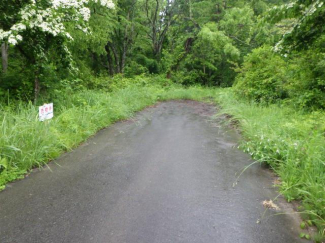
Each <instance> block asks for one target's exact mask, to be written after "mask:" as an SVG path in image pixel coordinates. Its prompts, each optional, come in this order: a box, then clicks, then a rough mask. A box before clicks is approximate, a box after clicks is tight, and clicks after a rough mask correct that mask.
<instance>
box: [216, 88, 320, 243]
mask: <svg viewBox="0 0 325 243" xmlns="http://www.w3.org/2000/svg"><path fill="white" fill-rule="evenodd" d="M216 102H217V103H218V104H219V105H221V107H222V112H223V113H225V114H230V115H231V116H232V117H233V119H235V120H237V121H238V122H239V129H240V130H241V132H242V135H243V141H242V143H241V145H240V148H241V149H243V150H244V151H245V152H247V153H249V154H250V155H251V156H252V157H253V158H254V159H255V160H259V161H261V162H265V163H267V164H269V165H270V166H271V167H272V168H273V169H274V171H275V172H276V173H277V174H278V175H279V176H280V178H281V184H280V191H281V193H282V194H283V195H284V196H285V197H286V198H287V200H288V201H292V200H301V202H302V205H303V209H302V211H303V212H304V213H303V214H302V216H303V218H305V219H306V220H307V222H309V223H311V222H312V223H313V224H315V225H316V226H317V227H318V228H319V229H320V235H318V236H316V238H317V239H315V240H316V241H319V242H321V241H322V238H323V237H324V235H325V232H324V230H325V113H324V112H313V113H304V112H303V111H299V110H296V109H294V108H290V107H285V106H283V107H280V106H279V105H272V106H268V107H263V106H259V105H256V104H253V103H248V102H245V101H243V100H239V99H238V98H237V97H236V96H235V95H234V93H233V92H232V90H231V89H219V90H217V95H216ZM309 220H310V221H309ZM323 240H324V238H323Z"/></svg>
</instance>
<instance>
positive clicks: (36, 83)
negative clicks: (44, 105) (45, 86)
mask: <svg viewBox="0 0 325 243" xmlns="http://www.w3.org/2000/svg"><path fill="white" fill-rule="evenodd" d="M40 89H41V87H40V82H39V71H38V70H37V71H36V72H35V79H34V105H36V103H37V100H38V96H39V92H40Z"/></svg>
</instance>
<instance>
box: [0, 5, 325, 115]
mask: <svg viewBox="0 0 325 243" xmlns="http://www.w3.org/2000/svg"><path fill="white" fill-rule="evenodd" d="M70 2H71V3H70ZM85 6H87V7H85ZM85 9H86V10H85ZM0 10H1V12H2V13H4V14H2V15H1V16H0V24H1V25H0V28H1V29H0V31H1V32H0V40H1V41H2V47H1V50H2V72H1V76H0V80H1V82H0V93H1V95H2V96H8V95H10V97H12V98H17V99H21V100H34V101H36V100H37V98H38V96H39V93H41V94H42V93H43V94H46V93H47V94H49V93H53V92H54V91H55V90H57V89H59V90H60V89H61V88H62V86H70V87H71V88H73V89H75V88H90V89H92V88H107V87H108V86H109V81H108V80H109V79H107V77H112V76H117V75H122V76H124V77H131V78H132V77H134V76H135V75H142V74H160V75H163V76H166V77H167V78H168V79H171V80H172V81H173V82H176V83H181V84H184V85H192V84H202V85H210V86H221V87H228V86H232V85H234V84H235V87H236V89H237V90H238V93H239V94H240V95H242V96H245V97H247V98H250V99H253V100H256V101H258V102H267V103H268V102H276V101H279V100H288V99H289V100H292V101H293V102H294V103H295V104H297V105H298V106H300V107H304V108H308V109H309V108H311V109H314V108H316V109H317V108H324V107H325V95H324V87H325V83H324V75H325V72H324V70H325V63H324V38H325V37H324V35H323V32H324V27H323V26H324V25H323V23H324V6H323V1H294V2H288V1H281V0H273V1H271V0H270V1H263V0H251V1H238V0H227V1H226V0H209V1H195V0H187V1H162V0H155V1H154V0H144V1H137V0H130V1H128V0H121V1H118V2H116V3H113V2H110V1H89V2H88V1H59V0H58V1H49V0H48V1H45V0H44V1H23V0H17V1H13V2H11V3H10V4H8V3H7V2H6V1H2V3H0ZM297 67H299V68H297Z"/></svg>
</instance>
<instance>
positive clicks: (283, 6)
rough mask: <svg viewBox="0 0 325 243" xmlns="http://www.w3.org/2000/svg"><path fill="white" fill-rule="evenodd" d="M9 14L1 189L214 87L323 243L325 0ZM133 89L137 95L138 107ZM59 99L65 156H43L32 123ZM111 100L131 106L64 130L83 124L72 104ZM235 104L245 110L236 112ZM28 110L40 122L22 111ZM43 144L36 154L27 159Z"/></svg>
mask: <svg viewBox="0 0 325 243" xmlns="http://www.w3.org/2000/svg"><path fill="white" fill-rule="evenodd" d="M0 12H1V15H0V44H1V57H2V64H1V65H2V66H1V67H2V71H1V72H0V103H1V106H0V107H1V110H0V120H1V121H3V122H2V125H0V135H1V136H2V137H0V185H4V184H5V183H6V182H8V181H11V180H13V179H16V178H17V177H19V176H21V174H22V172H21V171H23V173H25V172H26V170H29V169H30V168H32V167H33V166H35V165H41V164H43V163H45V162H47V161H48V160H49V159H52V158H55V157H57V156H58V154H60V153H61V152H62V151H65V150H68V149H70V148H72V147H74V146H76V145H77V144H78V143H80V141H82V140H84V139H85V138H87V137H89V136H90V135H91V134H93V133H94V132H96V131H97V130H98V129H100V128H101V127H103V126H106V125H108V123H110V122H113V121H115V120H118V119H122V118H125V117H127V116H128V115H127V114H128V112H133V111H135V110H139V109H141V108H143V107H145V106H146V105H149V104H151V103H153V102H155V101H156V100H157V99H168V97H170V98H193V97H192V96H191V95H192V94H190V95H189V97H187V96H186V95H185V97H184V96H182V95H179V93H178V94H172V95H170V96H169V94H167V93H166V92H169V91H168V90H173V89H179V90H183V91H182V92H192V93H193V92H203V93H208V94H209V96H213V95H211V92H212V90H215V88H216V89H217V90H218V91H216V92H217V94H218V95H217V96H218V98H216V100H217V102H218V103H219V104H221V105H222V106H224V107H225V109H226V108H228V111H226V110H225V112H228V113H229V114H232V115H233V116H234V117H236V116H237V117H236V118H237V119H238V120H239V121H240V122H241V121H242V122H243V123H242V129H245V128H246V129H247V130H246V135H245V134H244V136H246V142H245V144H243V146H242V147H243V149H244V150H245V151H246V152H248V153H251V155H252V156H253V158H255V159H257V160H259V161H262V162H267V163H268V164H269V165H271V167H272V168H273V169H274V170H275V171H276V172H277V173H278V174H279V175H280V177H281V179H282V181H283V182H282V185H281V188H282V193H283V194H284V195H285V196H286V198H287V199H288V200H289V201H290V200H295V199H299V200H302V201H303V206H304V207H303V208H304V209H303V210H304V212H306V215H307V216H306V220H307V221H306V222H308V224H315V225H316V226H318V228H319V232H320V233H319V236H317V237H318V238H317V237H316V241H321V238H322V237H323V236H324V234H325V232H324V228H325V223H324V222H325V220H324V217H325V162H324V155H325V148H324V143H323V141H324V134H325V125H324V124H325V116H324V111H323V110H324V109H325V4H324V0H296V1H290V0H246V1H244V0H118V1H111V0H14V1H9V0H2V1H1V2H0ZM135 86H136V88H134V87H135ZM193 86H195V87H196V88H195V87H194V88H195V89H196V90H199V91H193V90H194V88H193ZM198 86H199V87H198ZM130 87H131V88H130ZM132 87H133V88H132ZM230 87H231V88H230ZM219 88H220V89H219ZM221 88H225V89H221ZM140 89H141V91H140ZM162 90H164V91H162ZM185 90H187V91H185ZM188 90H189V91H188ZM221 90H225V91H221ZM174 91H175V90H174ZM123 92H130V93H129V95H132V99H131V97H127V94H126V93H123ZM159 92H162V93H159ZM164 92H165V93H164ZM213 92H214V91H213ZM77 94H78V95H77ZM108 95H110V96H109V98H107V97H108ZM202 95H203V94H202ZM214 95H215V94H214ZM179 96H181V97H179ZM194 96H195V95H194ZM198 96H201V95H198ZM123 97H124V98H123ZM143 97H145V98H143ZM195 97H196V96H195ZM195 97H194V98H195ZM137 99H138V100H137ZM141 99H145V101H144V100H142V101H143V102H142V103H141V102H140V100H141ZM117 100H118V101H117ZM53 101H54V103H55V106H56V107H57V115H59V118H58V119H57V120H56V121H53V122H56V123H55V124H56V125H55V126H57V127H55V126H54V125H53V127H52V130H51V132H52V133H53V134H54V137H55V138H56V139H57V144H56V145H55V146H57V148H56V149H53V150H51V149H50V150H51V151H50V152H48V151H47V152H44V151H43V150H42V148H44V147H46V148H48V146H50V145H45V144H46V143H47V142H49V141H48V140H46V139H45V138H44V139H45V140H44V141H43V140H42V141H41V140H40V139H35V138H29V139H30V140H31V143H30V144H29V145H26V144H24V145H22V144H20V141H21V139H26V137H28V134H30V132H31V131H34V133H35V129H36V128H35V127H36V126H38V125H36V124H38V122H37V121H35V122H34V121H33V122H34V123H33V124H32V125H30V126H29V127H28V128H27V126H26V125H24V124H26V123H25V122H26V121H31V120H33V119H34V120H35V117H34V118H33V115H35V114H36V108H35V106H34V105H40V104H42V103H44V102H46V103H47V102H53ZM115 101H116V102H117V103H114V102H115ZM96 102H97V103H96ZM137 102H138V103H139V104H138V103H137ZM227 102H228V103H227ZM107 103H109V104H111V105H112V106H113V107H121V106H123V105H125V104H128V105H129V106H130V107H131V108H130V109H129V108H128V109H129V110H127V109H126V110H123V111H122V110H121V109H122V108H116V109H117V111H115V113H116V114H115V116H114V117H113V118H110V120H109V121H108V122H107V121H106V122H105V121H104V120H103V119H104V118H103V117H101V118H100V119H99V118H98V119H99V120H96V121H94V124H95V123H96V124H95V125H92V127H91V128H89V126H90V125H91V124H86V123H84V124H81V125H80V126H79V125H76V124H74V125H73V126H72V127H70V129H71V130H73V131H71V134H75V133H76V131H78V132H80V134H81V135H80V136H79V137H76V138H75V140H73V139H72V140H68V137H69V139H71V138H72V137H73V136H75V135H73V136H72V135H71V134H69V133H68V132H67V130H65V129H68V128H65V126H70V125H68V124H70V123H69V122H70V120H72V119H73V118H72V117H69V114H70V115H71V112H70V111H69V109H70V108H71V107H81V106H82V108H80V109H84V110H82V111H83V112H88V113H89V114H90V110H91V109H92V108H90V107H96V109H97V108H98V107H100V108H101V109H103V107H104V105H105V104H107ZM244 104H245V105H244ZM234 106H235V107H236V108H237V110H235V109H231V108H234ZM22 107H24V109H29V110H31V111H32V112H27V113H31V114H32V115H31V116H29V115H28V114H25V115H24V114H22V113H23V111H22V109H23V108H22ZM85 107H86V108H85ZM238 107H241V108H240V111H239V110H238ZM248 107H255V108H256V110H249V109H248ZM85 109H88V110H85ZM123 109H124V108H123ZM250 109H251V108H250ZM258 109H264V110H258ZM243 111H246V112H247V113H245V114H244V113H243ZM272 111H273V112H275V111H279V113H277V115H276V116H278V118H279V117H280V118H281V119H282V120H281V122H284V123H285V126H284V127H283V128H281V129H282V130H280V129H279V128H278V127H279V126H278V125H279V124H278V122H280V120H274V124H273V125H274V127H272V126H271V125H270V124H267V123H268V122H270V121H271V120H272V119H271V118H270V117H268V118H265V119H264V120H263V114H262V113H263V112H265V113H266V112H269V113H268V114H269V115H270V113H271V112H272ZM69 112H70V113H69ZM123 112H126V114H124V113H123ZM240 112H242V113H240ZM254 112H255V113H256V114H259V117H258V118H257V117H254V118H253V116H252V115H251V117H250V119H251V120H249V118H248V117H249V116H248V115H247V114H248V113H249V114H253V113H254ZM258 112H260V113H258ZM297 112H298V113H297ZM1 113H2V114H1ZM80 114H81V110H80V113H79V114H77V115H78V116H80ZM82 114H83V113H82ZM94 114H95V113H91V115H90V116H95V115H94ZM96 114H97V113H96ZM106 115H108V114H106ZM280 118H279V119H280ZM26 119H27V120H26ZM85 119H86V118H85ZM87 119H88V118H87ZM290 119H294V120H290ZM247 121H248V122H249V123H250V125H252V124H253V122H256V123H259V122H260V123H262V122H265V123H264V126H263V129H264V130H258V129H257V128H256V127H250V129H248V128H247V127H245V126H247V124H246V125H245V122H246V123H247ZM286 122H287V123H286ZM13 124H14V125H13ZM17 124H18V125H17ZM19 124H20V125H19ZM254 124H255V123H254ZM44 126H45V125H44ZM77 126H79V127H77ZM87 126H88V127H87ZM261 127H262V126H261ZM25 128H26V131H25V130H24V129H25ZM10 129H18V130H20V131H25V133H26V134H25V136H26V137H24V135H21V134H20V135H15V136H13V135H12V134H11V133H10V132H8V131H9V130H10ZM42 129H45V128H42ZM78 129H79V130H78ZM276 129H279V130H276ZM36 130H37V129H36ZM63 130H64V131H65V132H66V133H63V132H62V131H63ZM271 130H274V131H276V132H278V133H274V134H273V133H271ZM44 131H45V130H44ZM60 132H62V134H64V135H62V134H61V133H60ZM258 132H259V133H258ZM257 133H258V134H257ZM60 134H61V135H60ZM265 136H268V137H265ZM278 136H279V137H278ZM40 141H41V142H40ZM59 143H60V144H59ZM42 146H43V147H42ZM35 147H38V148H39V150H40V152H39V153H37V154H36V153H29V152H26V156H25V155H24V153H23V152H22V151H25V150H26V151H31V150H33V149H35ZM24 149H25V150H24ZM15 160H17V161H19V162H17V161H15ZM1 161H2V162H1ZM26 161H27V162H26ZM288 161H291V162H290V163H289V162H288ZM22 164H24V165H22ZM284 165H286V166H284ZM289 165H290V166H289ZM288 171H291V172H290V173H288ZM1 178H2V179H1ZM308 237H309V236H308Z"/></svg>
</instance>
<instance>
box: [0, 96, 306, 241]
mask: <svg viewBox="0 0 325 243" xmlns="http://www.w3.org/2000/svg"><path fill="white" fill-rule="evenodd" d="M214 113H215V109H214V108H213V106H211V105H207V104H203V103H197V102H194V101H171V102H165V103H160V104H158V105H157V106H155V107H151V108H148V109H146V110H144V111H142V112H140V113H138V114H137V115H136V116H135V117H134V118H133V119H132V120H129V121H124V122H119V123H116V124H114V125H112V126H111V127H109V128H106V129H104V130H101V131H100V132H99V133H98V134H97V135H96V136H94V137H92V138H91V139H89V140H88V141H87V142H86V143H84V144H82V145H81V146H80V147H78V148H77V149H75V150H74V151H72V152H69V153H66V154H64V155H63V156H61V157H60V158H59V159H57V160H55V161H54V162H52V163H50V164H49V167H50V169H49V168H44V169H42V171H36V172H33V173H31V174H30V175H29V176H28V177H27V178H26V179H24V180H21V181H17V182H15V183H11V184H10V185H9V186H8V187H7V189H6V190H4V191H3V192H1V193H0V242H1V243H29V242H30V243H46V242H49V243H92V242H96V243H167V242H170V243H180V242H183V243H192V242H193V243H194V242H198V243H215V242H217V243H218V242H220V243H228V242H229V243H234V242H240V243H246V242H247V243H262V242H263V243H268V242H269V243H282V242H283V243H291V242H304V241H303V240H301V239H299V237H298V235H299V232H298V227H297V222H296V221H295V219H294V218H293V217H291V216H290V215H286V214H284V215H277V216H271V215H272V214H275V213H277V212H275V211H272V210H268V211H267V212H266V213H265V215H264V217H263V218H262V219H261V217H262V215H263V213H264V211H265V209H264V207H263V205H262V201H263V200H267V199H272V198H274V197H275V196H276V195H277V193H276V191H275V190H274V188H273V187H272V176H271V174H270V173H269V172H268V171H267V170H266V169H263V168H261V167H260V166H259V165H255V166H252V167H251V168H250V169H248V170H247V171H246V172H245V173H244V174H243V175H242V177H241V178H240V181H239V183H238V185H237V186H236V187H233V186H232V185H233V183H234V181H235V178H236V176H235V173H236V172H240V170H241V169H242V168H243V167H244V166H246V165H248V164H250V163H251V162H252V161H251V160H250V158H249V156H248V155H246V154H244V153H242V152H241V151H239V150H238V149H236V144H237V142H238V136H237V135H236V133H235V132H234V131H233V130H231V129H227V128H225V127H224V126H222V122H221V121H216V120H212V119H211V118H210V116H211V115H213V114H214ZM280 208H281V207H280ZM258 219H261V222H260V223H257V220H258Z"/></svg>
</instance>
